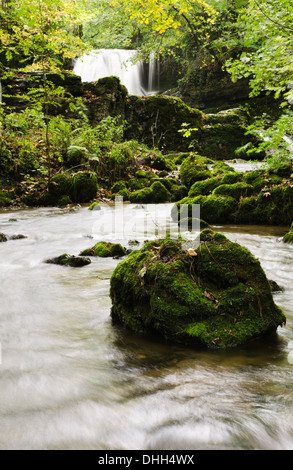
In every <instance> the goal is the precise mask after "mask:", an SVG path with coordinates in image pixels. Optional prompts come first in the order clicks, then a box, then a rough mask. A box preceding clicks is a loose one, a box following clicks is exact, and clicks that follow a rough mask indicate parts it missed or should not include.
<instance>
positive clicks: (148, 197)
mask: <svg viewBox="0 0 293 470" xmlns="http://www.w3.org/2000/svg"><path fill="white" fill-rule="evenodd" d="M129 200H130V202H132V203H145V204H147V203H148V204H157V203H160V202H167V201H170V200H171V194H170V192H169V191H168V189H167V188H166V187H165V186H164V185H163V184H162V183H161V182H160V181H154V183H153V184H152V185H151V186H150V187H147V188H143V189H139V190H138V191H134V192H133V193H131V194H130V195H129Z"/></svg>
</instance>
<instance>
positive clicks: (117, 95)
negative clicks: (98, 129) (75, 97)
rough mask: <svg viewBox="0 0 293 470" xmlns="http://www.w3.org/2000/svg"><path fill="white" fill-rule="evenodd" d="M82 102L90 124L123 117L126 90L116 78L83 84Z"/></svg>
mask: <svg viewBox="0 0 293 470" xmlns="http://www.w3.org/2000/svg"><path fill="white" fill-rule="evenodd" d="M83 89H84V102H85V105H86V107H87V114H88V117H89V119H90V121H91V122H92V123H98V122H100V121H101V120H102V119H104V118H106V117H107V116H113V117H115V116H120V117H121V119H124V117H125V100H126V96H127V93H128V92H127V89H126V88H125V86H124V85H122V84H121V82H120V80H119V78H118V77H114V76H111V77H104V78H101V79H100V80H98V81H96V82H91V83H84V84H83Z"/></svg>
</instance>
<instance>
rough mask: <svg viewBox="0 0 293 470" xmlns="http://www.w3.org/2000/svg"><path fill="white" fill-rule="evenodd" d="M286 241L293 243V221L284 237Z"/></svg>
mask: <svg viewBox="0 0 293 470" xmlns="http://www.w3.org/2000/svg"><path fill="white" fill-rule="evenodd" d="M283 242H284V243H293V222H292V224H291V227H290V230H289V232H287V233H286V234H285V235H284V237H283Z"/></svg>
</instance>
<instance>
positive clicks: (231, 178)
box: [221, 171, 243, 184]
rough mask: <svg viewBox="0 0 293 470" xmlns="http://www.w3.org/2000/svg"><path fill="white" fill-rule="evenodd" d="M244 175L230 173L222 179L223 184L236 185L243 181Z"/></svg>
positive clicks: (235, 172)
mask: <svg viewBox="0 0 293 470" xmlns="http://www.w3.org/2000/svg"><path fill="white" fill-rule="evenodd" d="M242 179H243V175H242V173H239V172H238V171H234V172H232V171H228V172H227V173H225V174H223V176H222V177H221V184H234V183H238V182H240V181H242Z"/></svg>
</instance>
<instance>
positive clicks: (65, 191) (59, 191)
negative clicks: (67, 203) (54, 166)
mask: <svg viewBox="0 0 293 470" xmlns="http://www.w3.org/2000/svg"><path fill="white" fill-rule="evenodd" d="M49 193H50V194H51V195H52V196H53V197H54V198H56V200H58V199H59V198H60V197H61V196H69V197H71V196H72V194H73V183H72V177H71V176H70V175H67V174H66V173H60V174H58V175H55V176H53V177H52V178H51V181H50V184H49Z"/></svg>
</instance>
